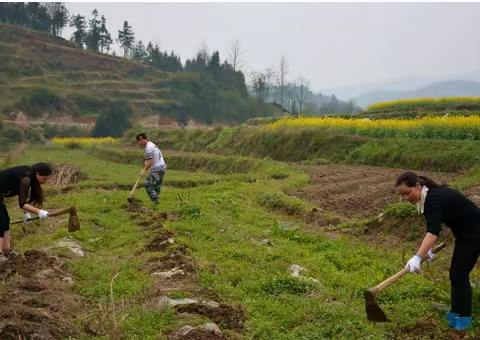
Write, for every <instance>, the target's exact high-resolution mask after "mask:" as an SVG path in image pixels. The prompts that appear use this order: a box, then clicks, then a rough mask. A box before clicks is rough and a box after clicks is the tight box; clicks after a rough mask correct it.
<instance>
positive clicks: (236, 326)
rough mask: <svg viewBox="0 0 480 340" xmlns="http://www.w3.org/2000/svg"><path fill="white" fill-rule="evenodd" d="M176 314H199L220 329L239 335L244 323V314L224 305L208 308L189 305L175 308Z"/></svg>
mask: <svg viewBox="0 0 480 340" xmlns="http://www.w3.org/2000/svg"><path fill="white" fill-rule="evenodd" d="M177 313H191V314H200V315H203V316H206V317H208V318H209V319H210V320H212V321H213V322H215V323H216V324H218V325H219V326H220V327H221V328H227V329H232V330H234V331H237V332H239V333H241V332H242V331H243V324H244V322H245V313H244V311H243V309H241V308H234V307H231V306H229V305H226V304H223V303H222V304H220V306H219V307H217V308H215V307H210V306H206V305H201V304H190V305H183V306H179V307H177Z"/></svg>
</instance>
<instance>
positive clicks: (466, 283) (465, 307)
mask: <svg viewBox="0 0 480 340" xmlns="http://www.w3.org/2000/svg"><path fill="white" fill-rule="evenodd" d="M479 255H480V243H479V242H460V241H456V242H455V249H454V250H453V256H452V264H451V266H450V284H451V303H452V310H451V312H452V313H459V314H460V316H461V317H463V316H471V315H472V286H471V285H470V279H469V276H470V272H471V271H472V269H473V267H474V266H475V263H476V262H477V259H478V256H479Z"/></svg>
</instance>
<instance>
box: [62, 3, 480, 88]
mask: <svg viewBox="0 0 480 340" xmlns="http://www.w3.org/2000/svg"><path fill="white" fill-rule="evenodd" d="M67 7H68V8H69V10H70V13H73V14H77V13H80V14H82V15H85V16H86V17H87V19H90V17H91V12H92V10H93V9H94V8H96V9H97V10H98V11H99V14H100V15H102V14H103V15H105V17H106V18H107V25H108V29H109V30H110V33H111V34H112V37H114V38H117V36H118V30H119V29H121V27H122V25H123V21H124V20H127V21H128V22H129V23H130V24H131V26H132V28H133V31H134V33H135V37H136V38H137V39H139V40H140V39H141V40H143V41H144V42H148V41H149V40H152V41H158V42H159V43H160V45H161V48H162V49H167V50H168V51H170V50H172V49H173V50H174V51H175V52H176V53H177V54H179V55H180V56H181V58H182V62H185V59H186V58H190V57H192V56H194V55H195V54H196V52H197V51H198V49H199V48H200V47H201V46H202V42H205V44H206V45H207V46H208V47H209V48H210V50H211V51H213V50H216V49H218V50H219V51H220V58H221V59H222V60H223V59H224V58H225V57H226V55H227V50H228V48H229V46H230V45H231V43H232V42H233V41H234V40H235V39H238V40H239V41H240V43H241V45H242V47H243V51H244V53H245V55H246V63H245V67H244V71H247V72H249V71H251V70H258V71H262V70H264V69H266V68H268V67H275V68H278V64H279V61H280V58H281V56H282V55H285V56H286V58H287V60H288V63H289V71H290V72H289V76H288V77H289V78H290V79H295V78H297V77H299V76H304V77H306V78H308V79H309V80H310V81H311V85H312V89H313V90H320V89H322V88H332V87H339V86H357V85H366V84H374V83H382V82H388V81H390V80H395V79H398V78H404V77H408V76H414V75H418V76H449V75H455V74H460V73H468V72H479V71H480V40H479V38H478V37H479V33H480V3H67ZM71 33H72V29H71V28H68V29H66V30H65V31H64V33H63V35H64V37H66V38H70V36H71ZM247 79H248V76H247Z"/></svg>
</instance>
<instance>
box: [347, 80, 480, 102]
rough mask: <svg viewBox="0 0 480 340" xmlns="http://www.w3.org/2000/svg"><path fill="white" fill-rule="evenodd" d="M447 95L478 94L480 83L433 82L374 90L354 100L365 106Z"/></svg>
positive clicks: (479, 93) (460, 81)
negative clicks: (409, 88)
mask: <svg viewBox="0 0 480 340" xmlns="http://www.w3.org/2000/svg"><path fill="white" fill-rule="evenodd" d="M447 96H475V97H476V96H480V83H477V82H473V81H466V80H455V81H446V82H438V83H433V84H430V85H428V86H425V87H422V88H419V89H418V90H414V91H374V92H368V93H366V94H363V95H360V96H358V97H356V98H354V102H355V104H357V105H359V106H361V107H363V108H365V107H367V106H368V105H370V104H373V103H378V102H384V101H390V100H398V99H409V98H439V97H447Z"/></svg>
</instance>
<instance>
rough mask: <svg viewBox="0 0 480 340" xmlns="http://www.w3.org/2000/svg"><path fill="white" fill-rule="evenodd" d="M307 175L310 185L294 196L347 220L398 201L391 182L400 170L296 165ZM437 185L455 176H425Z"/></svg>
mask: <svg viewBox="0 0 480 340" xmlns="http://www.w3.org/2000/svg"><path fill="white" fill-rule="evenodd" d="M297 167H298V168H299V169H301V170H304V171H305V172H307V173H308V175H309V176H310V179H311V181H310V184H309V185H308V186H307V187H305V188H302V189H300V190H298V191H297V192H295V193H294V195H295V196H298V197H301V198H304V199H307V200H309V201H311V202H312V203H314V204H315V205H317V206H319V207H320V208H322V209H324V210H327V211H331V212H334V213H336V214H338V215H341V216H345V217H348V218H365V217H371V216H375V215H378V214H379V213H380V212H381V211H382V210H383V209H385V208H386V207H387V206H388V205H390V204H392V203H396V202H398V201H399V197H398V196H396V195H395V191H394V187H393V183H394V181H395V178H396V177H397V176H398V175H399V174H401V173H402V172H403V171H405V170H403V169H393V168H381V167H373V166H362V165H355V166H349V165H333V164H330V165H312V166H297ZM421 174H425V175H427V176H431V177H433V178H434V179H435V180H437V181H438V182H449V181H451V180H452V179H454V178H455V177H456V176H458V175H456V174H449V173H434V174H432V173H425V172H421Z"/></svg>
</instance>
